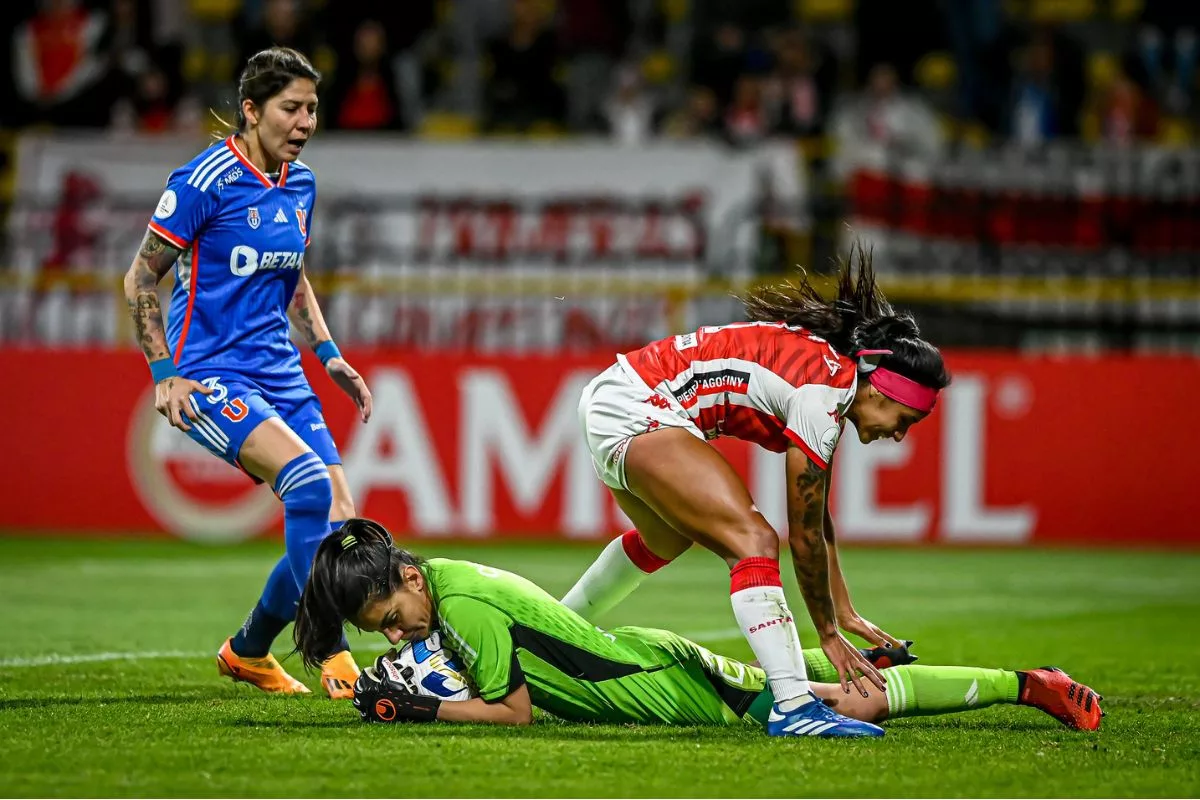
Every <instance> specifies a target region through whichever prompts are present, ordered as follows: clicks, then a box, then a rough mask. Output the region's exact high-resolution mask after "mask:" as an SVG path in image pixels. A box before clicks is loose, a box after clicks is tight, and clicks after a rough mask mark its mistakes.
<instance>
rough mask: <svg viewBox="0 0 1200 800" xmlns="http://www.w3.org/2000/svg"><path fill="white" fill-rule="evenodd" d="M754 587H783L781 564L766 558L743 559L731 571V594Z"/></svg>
mask: <svg viewBox="0 0 1200 800" xmlns="http://www.w3.org/2000/svg"><path fill="white" fill-rule="evenodd" d="M753 586H783V581H781V580H780V578H779V562H778V561H776V560H775V559H773V558H767V557H766V556H752V557H750V558H743V559H742V560H741V561H739V562H737V563H736V564H734V565H733V569H731V570H729V593H730V594H733V593H735V592H740V591H741V590H742V589H749V588H751V587H753Z"/></svg>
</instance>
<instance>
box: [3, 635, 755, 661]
mask: <svg viewBox="0 0 1200 800" xmlns="http://www.w3.org/2000/svg"><path fill="white" fill-rule="evenodd" d="M741 635H742V632H741V630H739V629H738V628H718V629H715V630H707V631H689V632H688V633H685V634H683V636H684V638H686V639H693V640H707V641H722V640H726V639H736V638H738V637H739V636H741ZM364 645H365V643H360V646H364ZM365 646H368V647H369V645H365ZM213 656H215V652H209V651H207V650H147V651H143V652H128V653H119V652H111V653H67V654H64V653H47V654H45V655H40V656H21V657H16V658H0V669H19V668H23V667H50V666H60V665H70V664H96V663H100V662H104V661H156V660H162V659H168V658H209V657H213Z"/></svg>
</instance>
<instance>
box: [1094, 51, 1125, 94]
mask: <svg viewBox="0 0 1200 800" xmlns="http://www.w3.org/2000/svg"><path fill="white" fill-rule="evenodd" d="M1120 68H1121V67H1120V64H1119V63H1118V61H1117V58H1116V56H1114V55H1113V54H1112V53H1105V52H1102V51H1096V52H1093V53H1092V54H1091V55H1089V56H1088V64H1087V76H1088V84H1090V85H1091V88H1092V89H1104V88H1106V87H1108V86H1109V84H1111V83H1112V82H1113V79H1114V78H1116V77H1117V72H1118V71H1119V70H1120Z"/></svg>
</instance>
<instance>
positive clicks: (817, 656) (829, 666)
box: [804, 647, 838, 683]
mask: <svg viewBox="0 0 1200 800" xmlns="http://www.w3.org/2000/svg"><path fill="white" fill-rule="evenodd" d="M804 669H805V671H806V672H808V679H809V680H810V681H812V682H813V683H838V674H837V670H836V669H834V668H833V662H832V661H830V660H829V658H828V656H826V655H825V651H824V650H822V649H821V648H820V647H813V648H811V649H810V648H807V647H806V648H805V649H804Z"/></svg>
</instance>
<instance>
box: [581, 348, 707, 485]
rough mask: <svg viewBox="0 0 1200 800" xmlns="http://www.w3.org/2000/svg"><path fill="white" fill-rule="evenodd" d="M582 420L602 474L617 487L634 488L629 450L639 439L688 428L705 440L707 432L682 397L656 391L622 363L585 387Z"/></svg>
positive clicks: (594, 460)
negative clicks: (654, 432) (628, 469)
mask: <svg viewBox="0 0 1200 800" xmlns="http://www.w3.org/2000/svg"><path fill="white" fill-rule="evenodd" d="M579 422H580V424H581V425H582V426H583V431H584V435H585V436H586V437H587V444H588V450H590V451H591V453H592V465H593V466H594V467H595V468H596V474H597V475H599V476H600V480H602V481H604V483H605V485H606V486H609V487H612V488H613V489H628V486H626V484H625V451H626V449H628V447H629V443H630V442H631V441H633V437H635V436H638V435H640V434H643V433H648V432H650V431H652V430H656V429H658V428H683V429H684V430H686V431H687V432H688V433H690V434H692V435H693V436H695V437H696V438H698V439H700V440H702V441H703V440H704V434H703V432H701V430H700V429H699V428H697V427H696V424H695V423H694V422H692V420H691V418H690V417H688V415H687V412H686V411H684V410H683V406H681V405H680V404H679V401H678V400H676V399H675V398H674V397H667V396H664V395H661V394H659V393H657V392H655V391H653V390H652V389H651V388H650V387H649V386H647V385H646V382H645V381H643V380H642V379H641V378H640V377H638V375H637V373H636V372H634V371H633V370H632V369H627V368H626V367H625V366H624V365H622V364H621V363H620V362H619V361H618V362H617V363H616V364H613V365H612V366H611V367H609V368H608V369H606V370H604V372H601V373H600V374H599V375H597V376H596V377H595V378H593V379H592V382H591V383H589V384H588V385H587V386H586V387H585V388H584V390H583V396H582V397H581V398H580V399H579Z"/></svg>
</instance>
